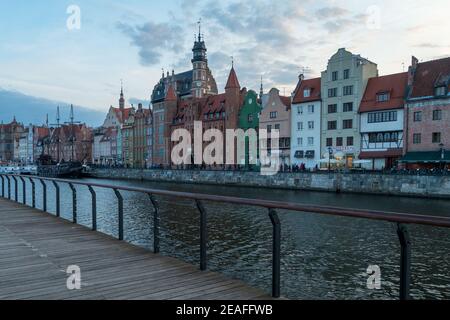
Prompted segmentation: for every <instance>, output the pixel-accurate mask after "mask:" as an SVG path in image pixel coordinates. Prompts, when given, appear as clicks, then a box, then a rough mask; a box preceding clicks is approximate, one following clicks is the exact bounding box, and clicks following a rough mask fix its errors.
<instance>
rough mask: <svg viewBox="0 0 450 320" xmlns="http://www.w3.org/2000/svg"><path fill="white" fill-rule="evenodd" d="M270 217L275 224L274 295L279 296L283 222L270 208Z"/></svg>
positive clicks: (273, 252) (273, 254)
mask: <svg viewBox="0 0 450 320" xmlns="http://www.w3.org/2000/svg"><path fill="white" fill-rule="evenodd" d="M269 217H270V221H272V226H273V239H272V240H273V242H272V246H273V249H272V250H273V251H272V297H274V298H279V297H280V279H281V222H280V218H279V217H278V214H277V212H276V211H275V210H274V209H269Z"/></svg>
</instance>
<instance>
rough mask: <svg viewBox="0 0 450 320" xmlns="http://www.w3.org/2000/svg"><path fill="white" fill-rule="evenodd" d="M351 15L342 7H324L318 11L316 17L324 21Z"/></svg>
mask: <svg viewBox="0 0 450 320" xmlns="http://www.w3.org/2000/svg"><path fill="white" fill-rule="evenodd" d="M348 13H350V12H349V11H348V10H347V9H344V8H341V7H324V8H321V9H319V10H317V11H316V16H317V17H318V18H322V19H329V18H339V17H342V16H345V15H347V14H348Z"/></svg>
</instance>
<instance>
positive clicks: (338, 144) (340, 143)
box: [336, 137, 343, 147]
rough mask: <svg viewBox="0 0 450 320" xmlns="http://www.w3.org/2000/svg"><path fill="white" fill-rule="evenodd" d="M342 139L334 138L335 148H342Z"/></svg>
mask: <svg viewBox="0 0 450 320" xmlns="http://www.w3.org/2000/svg"><path fill="white" fill-rule="evenodd" d="M342 144H343V139H342V138H341V137H338V138H336V147H342Z"/></svg>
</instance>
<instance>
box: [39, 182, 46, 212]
mask: <svg viewBox="0 0 450 320" xmlns="http://www.w3.org/2000/svg"><path fill="white" fill-rule="evenodd" d="M39 181H40V182H41V184H42V209H43V211H44V212H46V211H47V184H46V183H45V181H44V180H42V179H39Z"/></svg>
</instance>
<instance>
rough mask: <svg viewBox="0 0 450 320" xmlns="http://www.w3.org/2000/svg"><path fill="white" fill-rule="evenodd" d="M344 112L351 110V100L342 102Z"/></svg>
mask: <svg viewBox="0 0 450 320" xmlns="http://www.w3.org/2000/svg"><path fill="white" fill-rule="evenodd" d="M343 110H344V112H352V111H353V102H347V103H344V109H343Z"/></svg>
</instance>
